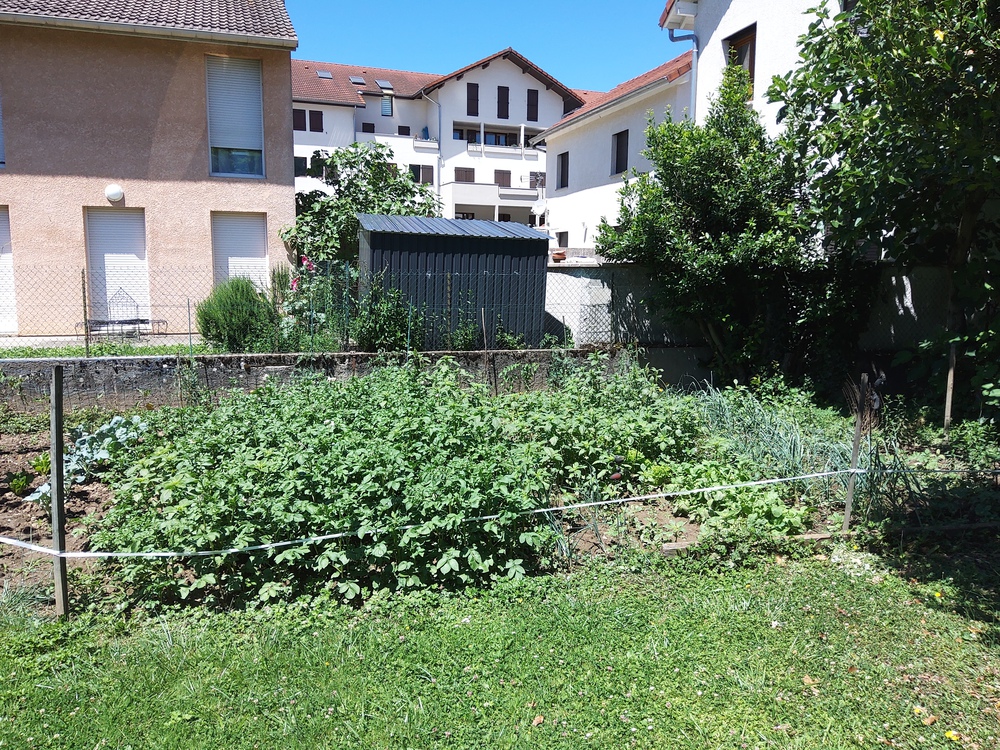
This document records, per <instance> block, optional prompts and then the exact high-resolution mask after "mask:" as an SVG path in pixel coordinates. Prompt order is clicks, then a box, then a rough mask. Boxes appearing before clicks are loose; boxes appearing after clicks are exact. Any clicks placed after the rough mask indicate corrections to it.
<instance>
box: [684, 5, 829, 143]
mask: <svg viewBox="0 0 1000 750" xmlns="http://www.w3.org/2000/svg"><path fill="white" fill-rule="evenodd" d="M818 4H820V3H819V2H817V0H777V2H761V0H698V15H697V16H696V18H695V33H696V34H697V35H698V42H699V44H700V47H701V50H700V54H699V55H698V83H697V86H698V93H697V101H696V103H695V115H696V119H697V121H698V122H704V120H705V115H706V114H707V113H708V104H709V97H711V96H712V95H714V94H715V92H716V91H718V89H719V85H720V84H721V83H722V71H723V69H724V67H725V65H726V62H727V54H728V50H727V48H726V43H725V40H726V39H728V38H729V37H731V36H733V35H734V34H737V33H739V32H740V31H743V30H744V29H746V28H747V27H748V26H752V25H753V24H755V23H756V24H757V41H756V55H755V61H754V82H753V105H754V108H755V109H756V110H757V111H758V112H760V113H761V121H762V122H763V124H764V126H765V127H766V128H767V130H768V132H769V133H770V134H771V135H776V134H777V133H778V131H779V130H780V127H779V125H778V123H777V118H778V109H779V108H780V105H778V104H770V103H769V102H768V101H767V89H768V88H769V87H770V85H771V79H772V78H773V77H774V76H776V75H784V74H785V73H787V72H789V71H790V70H792V69H793V68H795V67H796V65H797V64H798V59H799V53H798V44H797V40H798V38H799V37H800V36H801V35H802V34H804V33H805V32H806V30H807V29H808V28H809V24H810V23H811V22H812V21H814V20H815V19H816V16H815V15H814V14H811V13H807V11H808V10H809V9H810V8H814V7H815V6H816V5H818Z"/></svg>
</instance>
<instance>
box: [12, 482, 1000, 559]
mask: <svg viewBox="0 0 1000 750" xmlns="http://www.w3.org/2000/svg"><path fill="white" fill-rule="evenodd" d="M845 474H991V475H994V476H996V475H1000V469H874V470H872V469H838V470H835V471H819V472H814V473H812V474H801V475H799V476H794V477H779V478H777V479H760V480H756V481H752V482H736V483H734V484H720V485H715V486H714V487H699V488H697V489H691V490H675V491H672V492H654V493H651V494H648V495H636V496H634V497H621V498H614V499H611V500H598V501H595V502H590V503H575V504H573V505H556V506H550V507H547V508H532V509H530V510H522V511H519V512H518V513H515V514H514V515H515V516H527V515H540V514H545V513H557V512H565V511H569V510H579V509H582V508H596V507H600V506H608V505H625V504H628V503H639V502H645V501H647V500H660V499H665V498H671V497H684V496H686V495H697V494H700V493H703V492H719V491H722V490H734V489H742V488H745V487H763V486H767V485H772V484H782V483H785V482H800V481H804V480H806V479H822V478H824V477H835V476H843V475H845ZM503 515H505V514H499V513H496V514H493V515H488V516H473V517H470V518H465V519H462V523H476V522H480V521H495V520H497V519H499V518H501V517H502V516H503ZM424 525H426V522H425V523H415V524H408V525H406V526H397V527H395V528H391V529H359V530H355V531H339V532H336V533H334V534H320V535H317V536H309V537H303V538H301V539H290V540H287V541H281V542H270V543H268V544H255V545H251V546H248V547H228V548H225V549H213V550H185V551H173V550H169V551H158V552H89V551H88V552H69V551H65V552H59V551H57V550H54V549H52V548H51V547H43V546H42V545H39V544H32V543H31V542H25V541H21V540H20V539H12V538H10V537H6V536H0V544H5V545H8V546H11V547H19V548H21V549H26V550H30V551H31V552H38V553H40V554H43V555H49V556H51V557H61V558H65V559H86V558H102V559H109V558H136V557H141V558H175V557H215V556H218V555H238V554H245V553H248V552H260V551H262V550H269V549H279V548H281V547H295V546H301V545H304V544H316V543H318V542H326V541H330V540H333V539H341V538H343V537H348V536H357V537H358V538H359V539H360V538H363V537H366V536H378V535H380V534H391V533H396V532H400V531H408V530H410V529H416V528H420V527H421V526H424Z"/></svg>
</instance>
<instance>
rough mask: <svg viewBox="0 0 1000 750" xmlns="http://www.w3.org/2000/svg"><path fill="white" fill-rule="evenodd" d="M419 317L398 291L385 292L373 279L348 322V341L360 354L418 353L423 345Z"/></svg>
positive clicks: (422, 329)
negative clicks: (349, 334) (349, 326)
mask: <svg viewBox="0 0 1000 750" xmlns="http://www.w3.org/2000/svg"><path fill="white" fill-rule="evenodd" d="M423 334H424V320H423V315H422V314H421V313H420V312H419V311H418V310H416V309H414V307H413V306H412V305H411V304H410V303H409V301H408V300H407V299H406V298H404V297H403V293H402V292H400V291H399V290H398V289H391V288H389V289H387V288H385V287H383V286H382V280H381V278H379V277H376V278H374V279H373V280H372V282H371V288H370V289H369V291H368V294H367V295H366V296H365V297H363V298H362V299H361V302H360V304H359V305H358V311H357V314H356V315H355V317H354V320H352V321H351V338H352V339H353V340H354V344H355V346H357V348H358V350H359V351H362V352H402V351H409V350H420V349H422V348H423V343H424V337H423Z"/></svg>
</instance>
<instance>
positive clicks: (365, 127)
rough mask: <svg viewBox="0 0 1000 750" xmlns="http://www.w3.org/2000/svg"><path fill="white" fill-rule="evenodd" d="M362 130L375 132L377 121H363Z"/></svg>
mask: <svg viewBox="0 0 1000 750" xmlns="http://www.w3.org/2000/svg"><path fill="white" fill-rule="evenodd" d="M361 132H362V133H374V132H375V123H374V122H363V123H361Z"/></svg>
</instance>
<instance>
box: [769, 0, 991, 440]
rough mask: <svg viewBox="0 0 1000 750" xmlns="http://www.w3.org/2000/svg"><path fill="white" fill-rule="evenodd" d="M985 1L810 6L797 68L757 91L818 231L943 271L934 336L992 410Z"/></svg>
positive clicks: (868, 0) (862, 0) (875, 0)
mask: <svg viewBox="0 0 1000 750" xmlns="http://www.w3.org/2000/svg"><path fill="white" fill-rule="evenodd" d="M998 7H1000V3H998V1H997V0H935V2H933V3H929V2H914V1H913V0H857V3H856V4H855V6H854V7H853V9H852V10H851V12H848V13H840V14H836V15H833V14H832V13H831V12H830V11H829V9H825V8H821V9H818V10H817V11H816V12H817V14H818V18H817V20H816V21H815V22H814V23H813V24H812V25H811V26H810V27H809V30H808V32H807V33H806V34H805V36H804V37H803V38H802V39H801V42H800V43H801V60H802V62H801V65H800V66H799V67H798V68H797V69H796V70H795V71H793V72H791V73H789V74H788V75H786V76H785V77H784V78H776V79H775V81H774V84H773V86H772V88H771V90H770V96H771V98H772V99H773V100H776V101H781V102H783V103H784V105H785V106H784V107H783V113H784V117H785V119H786V122H787V124H788V130H787V132H788V135H789V138H790V143H791V146H792V148H793V151H792V153H793V158H794V160H795V161H796V162H797V163H798V164H799V165H800V166H801V168H802V169H803V171H804V173H805V174H806V175H807V177H808V178H809V179H810V181H811V184H812V191H811V196H812V204H811V207H812V210H813V211H814V213H815V216H816V217H817V218H818V219H819V220H820V221H822V222H823V224H824V226H825V227H826V229H827V231H828V232H829V233H830V235H831V236H832V237H834V238H835V239H836V240H837V241H838V242H840V243H842V244H854V243H859V242H867V243H873V244H874V245H875V246H877V247H879V248H880V249H881V250H882V252H883V253H884V255H886V256H887V257H894V258H896V259H898V260H899V261H900V262H901V263H903V264H904V265H913V264H917V263H931V264H935V265H940V266H943V267H945V268H946V269H948V271H949V289H948V297H949V329H950V331H949V334H948V335H949V337H950V338H951V339H952V341H953V342H956V343H958V344H959V346H960V347H961V349H962V352H961V353H963V354H965V355H968V356H967V357H964V358H962V359H966V361H977V360H978V361H977V365H978V367H977V368H975V369H974V370H970V372H968V373H967V375H970V376H972V378H973V380H972V382H973V384H974V385H979V386H981V388H982V391H983V394H984V395H985V396H987V398H992V399H993V403H994V405H995V406H1000V387H998V385H996V384H1000V372H998V368H997V361H998V354H1000V346H998V344H997V341H998V336H997V335H996V332H997V331H998V326H997V301H996V299H995V294H994V292H993V290H994V289H995V288H996V284H997V281H996V279H997V275H998V273H1000V254H998V250H997V244H996V222H995V218H996V216H997V211H996V207H995V201H996V200H997V199H998V198H1000V139H998V126H1000V96H998V94H1000V89H998V86H1000V78H998V76H997V71H998V70H1000V10H998ZM991 202H994V205H993V207H992V209H991V205H990V204H991ZM954 361H955V349H954V348H953V349H952V362H954ZM952 375H954V371H953V367H952ZM977 378H978V379H977ZM946 412H947V410H946ZM946 421H947V414H946Z"/></svg>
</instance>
